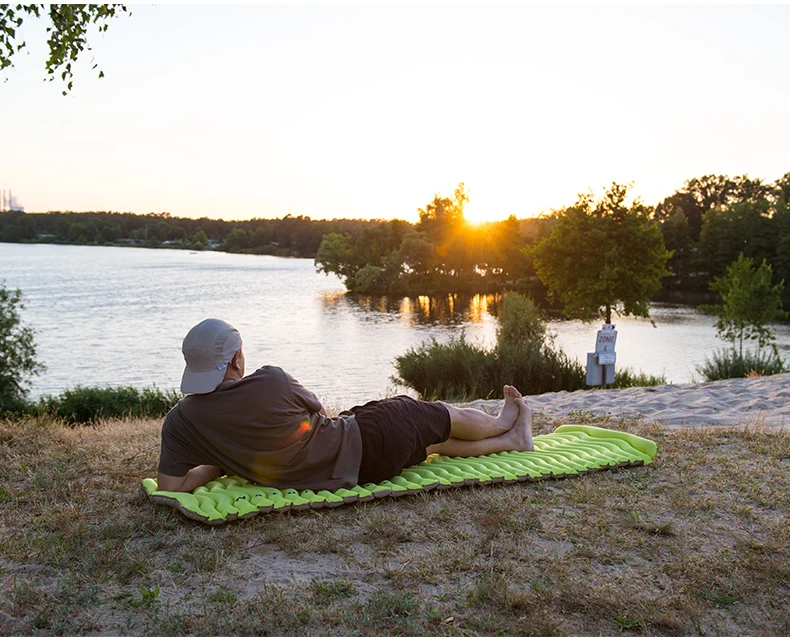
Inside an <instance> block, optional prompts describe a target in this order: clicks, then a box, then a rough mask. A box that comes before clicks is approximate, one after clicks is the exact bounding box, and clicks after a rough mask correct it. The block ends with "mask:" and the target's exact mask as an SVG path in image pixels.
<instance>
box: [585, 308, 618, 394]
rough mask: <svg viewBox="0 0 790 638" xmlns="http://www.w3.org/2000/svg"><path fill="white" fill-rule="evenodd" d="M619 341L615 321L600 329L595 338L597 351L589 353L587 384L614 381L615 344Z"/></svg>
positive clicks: (604, 383) (603, 383) (605, 383)
mask: <svg viewBox="0 0 790 638" xmlns="http://www.w3.org/2000/svg"><path fill="white" fill-rule="evenodd" d="M616 342H617V330H615V325H614V324H613V323H605V324H603V326H601V329H600V330H599V331H598V335H597V336H596V339H595V352H588V353H587V385H603V386H604V387H605V386H606V385H608V384H611V383H614V364H615V361H616V360H617V354H616V353H615V351H614V345H615V343H616Z"/></svg>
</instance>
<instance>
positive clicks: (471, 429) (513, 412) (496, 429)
mask: <svg viewBox="0 0 790 638" xmlns="http://www.w3.org/2000/svg"><path fill="white" fill-rule="evenodd" d="M503 392H504V395H505V404H504V405H503V406H502V410H501V411H500V413H499V415H498V416H495V417H493V416H491V415H490V414H486V413H485V412H483V411H482V410H475V409H474V408H458V407H456V406H454V405H450V404H449V403H444V402H442V401H438V402H437V403H441V404H442V405H443V406H444V407H446V408H447V411H448V412H449V413H450V436H451V437H452V438H454V439H463V440H465V441H479V440H480V439H488V438H491V437H492V436H499V435H500V434H504V433H505V432H507V431H508V430H510V429H511V428H512V427H513V424H514V423H515V422H516V419H517V418H518V413H519V406H518V403H516V401H517V400H518V399H520V398H521V392H519V391H518V390H516V388H514V387H513V386H512V385H506V386H505V387H504V388H503Z"/></svg>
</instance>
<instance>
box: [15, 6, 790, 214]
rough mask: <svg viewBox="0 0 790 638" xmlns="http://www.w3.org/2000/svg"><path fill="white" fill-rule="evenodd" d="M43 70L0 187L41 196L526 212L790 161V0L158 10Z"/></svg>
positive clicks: (57, 201)
mask: <svg viewBox="0 0 790 638" xmlns="http://www.w3.org/2000/svg"><path fill="white" fill-rule="evenodd" d="M132 12H133V15H132V16H131V17H121V18H119V19H116V20H113V21H111V23H110V27H109V29H108V31H107V32H106V34H103V35H98V34H96V33H93V34H91V37H90V44H91V45H92V46H93V57H94V58H95V61H96V62H98V64H99V66H100V68H101V69H102V70H103V71H104V72H105V74H106V77H105V78H104V79H101V80H99V79H96V73H97V71H91V70H90V64H91V60H90V54H88V55H87V56H86V57H85V59H84V60H82V61H81V64H80V65H79V66H80V70H79V72H78V73H77V74H76V79H75V82H74V89H73V91H72V92H71V94H70V95H68V96H67V97H63V96H61V90H62V88H63V87H62V84H61V83H60V82H59V81H56V82H52V83H50V82H44V81H43V78H44V60H45V57H46V48H45V45H44V41H45V34H44V24H43V22H41V23H39V24H36V23H35V22H34V23H31V24H29V26H28V27H27V28H25V29H24V34H25V36H26V39H27V42H28V47H29V54H28V55H21V56H19V57H18V58H17V59H16V62H15V66H14V68H12V69H10V70H9V71H6V72H5V74H4V75H5V77H6V78H7V82H5V83H4V84H0V122H2V124H0V127H1V128H0V148H2V149H3V150H2V152H1V153H0V188H11V189H13V191H14V194H15V196H16V197H17V199H18V200H19V201H20V203H21V204H22V205H23V206H25V209H26V210H27V211H29V212H40V211H47V210H73V211H88V210H114V211H132V212H137V213H147V212H165V211H167V212H170V213H171V214H173V215H178V216H188V217H200V216H204V215H205V216H209V217H224V218H235V219H244V218H250V217H281V216H284V215H286V214H289V213H290V214H293V215H309V216H310V217H313V218H332V217H379V218H391V217H399V218H402V219H408V220H411V221H413V220H416V217H417V214H416V209H417V208H418V207H422V206H424V205H425V204H426V203H428V202H429V201H430V200H431V199H432V197H433V195H434V193H437V192H439V193H441V194H442V195H450V194H451V193H452V191H453V189H454V187H455V185H456V184H457V183H458V182H459V181H464V182H465V183H466V186H467V191H468V192H469V194H470V195H471V204H470V207H469V216H470V217H472V218H478V219H500V218H503V217H506V216H507V215H510V214H515V215H516V216H518V217H527V216H532V215H536V214H539V213H540V212H544V211H545V212H548V211H549V209H551V208H560V207H562V206H565V205H568V204H571V203H573V201H574V200H575V197H576V194H577V193H579V192H582V191H587V190H588V189H591V188H592V189H594V190H595V191H596V192H600V190H601V188H602V187H603V186H605V185H608V184H609V183H611V182H612V181H618V182H634V191H633V192H634V194H636V195H638V196H641V197H642V199H643V200H645V201H646V202H647V203H650V204H653V203H656V202H658V201H660V200H661V199H663V197H665V196H667V195H670V194H671V193H672V192H673V191H674V190H676V189H677V188H680V187H681V186H682V184H683V182H684V180H686V179H689V178H691V177H696V176H700V175H703V174H707V173H716V174H728V175H741V174H744V173H746V174H748V175H750V176H751V177H762V178H763V179H765V180H768V181H773V180H775V179H777V178H778V177H780V176H781V175H783V174H784V173H786V172H788V171H790V81H789V80H788V77H789V76H788V69H790V46H788V45H787V33H788V32H789V31H790V6H653V7H648V6H630V7H629V6H609V7H596V6H576V7H554V6H552V7H547V6H503V7H490V6H474V7H468V6H467V7H454V6H432V7H424V6H396V7H380V6H345V7H331V6H272V5H268V6H233V7H230V6H183V5H154V6H150V5H138V6H134V7H133V8H132Z"/></svg>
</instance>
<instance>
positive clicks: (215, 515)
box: [142, 425, 658, 525]
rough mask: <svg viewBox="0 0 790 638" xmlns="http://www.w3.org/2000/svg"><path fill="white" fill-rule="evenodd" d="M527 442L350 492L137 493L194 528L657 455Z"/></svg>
mask: <svg viewBox="0 0 790 638" xmlns="http://www.w3.org/2000/svg"><path fill="white" fill-rule="evenodd" d="M534 443H535V450H534V451H533V452H499V453H498V454H488V455H485V456H476V457H470V458H460V457H448V456H440V455H437V454H434V455H432V456H430V457H428V459H426V460H425V461H424V462H422V463H420V464H419V465H413V466H412V467H408V468H406V469H404V470H403V472H401V473H400V474H399V475H398V476H395V477H393V478H391V479H389V480H387V481H381V482H380V483H376V484H374V483H367V484H365V485H356V486H354V487H353V488H351V489H338V490H333V491H328V490H319V491H313V490H296V489H293V488H279V489H277V488H273V487H263V486H261V485H256V484H254V483H250V482H249V481H247V480H246V479H243V478H241V477H238V476H223V477H222V478H219V479H217V480H215V481H210V482H209V483H207V484H206V485H203V486H201V487H198V488H196V489H195V490H194V491H193V492H192V493H191V494H189V493H186V492H165V491H160V490H158V489H157V483H156V480H155V479H152V478H147V479H143V482H142V487H143V491H144V493H145V495H146V497H147V498H148V499H149V500H150V501H152V502H153V503H159V504H161V505H167V506H169V507H174V508H176V509H177V510H179V511H180V512H181V513H182V514H184V516H187V517H188V518H191V519H194V520H197V521H200V522H201V523H206V524H207V525H218V524H220V523H225V522H227V521H232V520H234V519H237V518H250V517H252V516H257V515H258V514H260V513H262V512H273V511H277V512H285V511H288V510H306V509H319V508H322V507H338V506H340V505H346V504H349V503H356V502H358V501H371V500H373V499H376V498H384V497H393V496H403V495H406V494H416V493H418V492H427V491H428V490H433V489H447V488H450V487H460V486H462V485H473V484H479V485H489V484H491V483H516V482H517V481H535V480H539V479H544V478H562V477H566V476H575V475H577V474H583V473H585V472H589V471H590V470H598V469H605V468H610V467H617V466H630V465H647V464H648V463H650V462H652V461H653V459H654V458H655V456H656V453H657V452H658V447H657V446H656V444H655V443H654V442H653V441H650V440H649V439H645V438H642V437H639V436H636V435H634V434H629V433H627V432H618V431H616V430H606V429H604V428H598V427H594V426H590V425H561V426H560V427H558V428H557V429H556V430H554V432H552V433H551V434H544V435H540V436H536V437H535V439H534Z"/></svg>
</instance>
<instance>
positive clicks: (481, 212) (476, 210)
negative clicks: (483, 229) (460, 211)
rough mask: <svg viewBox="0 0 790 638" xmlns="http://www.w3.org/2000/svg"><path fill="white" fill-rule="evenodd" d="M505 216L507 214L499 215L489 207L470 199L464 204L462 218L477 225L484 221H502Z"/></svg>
mask: <svg viewBox="0 0 790 638" xmlns="http://www.w3.org/2000/svg"><path fill="white" fill-rule="evenodd" d="M506 217H507V215H504V216H503V215H499V214H497V213H496V212H495V211H492V210H491V209H490V208H489V207H487V206H481V205H480V204H475V203H474V202H471V201H469V202H467V203H466V205H465V206H464V219H465V220H466V221H467V223H469V224H472V225H473V226H479V225H480V224H485V223H486V222H498V221H502V220H503V219H505V218H506Z"/></svg>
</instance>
